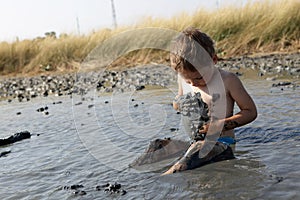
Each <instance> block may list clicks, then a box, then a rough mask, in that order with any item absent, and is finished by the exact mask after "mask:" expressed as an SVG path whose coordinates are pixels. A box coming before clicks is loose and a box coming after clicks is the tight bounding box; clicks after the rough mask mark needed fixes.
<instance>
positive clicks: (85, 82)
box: [0, 52, 300, 102]
mask: <svg viewBox="0 0 300 200" xmlns="http://www.w3.org/2000/svg"><path fill="white" fill-rule="evenodd" d="M216 66H217V67H219V68H221V69H225V70H228V71H231V72H234V73H235V74H236V75H238V76H246V75H247V74H250V71H251V73H252V74H253V73H254V77H252V78H255V76H256V77H257V78H262V79H265V80H267V81H277V80H278V81H279V80H282V79H287V80H288V81H285V82H279V83H274V84H273V86H274V87H276V86H288V87H298V86H299V85H300V82H299V77H300V53H298V52H297V53H291V54H274V53H273V54H266V55H260V56H257V57H253V56H251V57H250V56H240V57H234V58H227V59H220V61H219V62H218V63H217V65H216ZM252 76H253V75H252ZM176 81H177V77H176V73H175V72H174V71H173V70H172V69H171V68H170V67H169V66H167V65H163V64H146V65H142V66H141V65H140V66H135V67H131V68H128V69H122V68H121V69H118V70H117V69H108V70H105V71H104V70H103V71H90V72H71V73H64V74H56V73H47V74H41V75H37V76H31V77H0V101H3V100H7V101H8V102H11V101H13V100H17V101H19V102H22V101H29V100H30V99H32V98H35V97H38V96H44V97H47V96H48V95H55V96H63V95H72V94H78V95H81V96H83V95H84V94H86V93H87V92H88V91H90V90H93V89H94V90H95V89H96V90H97V91H99V92H100V93H111V92H125V91H133V90H142V89H144V88H145V87H146V86H149V85H150V86H152V85H158V86H162V87H167V86H170V85H171V84H176Z"/></svg>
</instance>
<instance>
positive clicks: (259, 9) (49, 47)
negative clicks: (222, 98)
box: [0, 0, 300, 75]
mask: <svg viewBox="0 0 300 200" xmlns="http://www.w3.org/2000/svg"><path fill="white" fill-rule="evenodd" d="M299 10H300V1H299V0H273V1H267V0H266V1H259V2H256V3H253V2H251V1H250V2H249V3H248V4H247V5H245V6H244V7H242V8H237V7H227V8H222V9H219V10H215V11H206V10H203V9H199V10H198V11H196V12H194V13H181V14H179V15H177V16H174V17H172V18H170V19H153V18H151V17H147V18H143V19H141V20H140V22H139V23H137V24H135V25H131V26H126V27H120V28H118V29H115V30H109V29H103V30H99V31H97V32H94V33H91V34H89V35H86V36H78V35H65V36H63V37H59V38H53V37H46V38H37V39H33V40H23V41H14V42H12V43H7V42H2V43H0V73H1V74H2V75H3V74H9V73H26V74H28V73H31V74H36V73H40V72H43V71H57V72H68V71H72V70H76V69H78V66H79V64H80V63H81V62H82V61H83V60H84V59H85V58H86V56H87V55H88V54H89V53H90V52H91V51H92V50H93V49H94V48H95V47H96V46H97V45H99V44H101V43H102V42H103V41H105V40H106V39H108V38H111V37H112V36H114V35H117V34H119V33H122V32H123V31H126V30H133V29H138V28H145V27H159V28H167V29H172V30H175V31H181V30H183V29H185V28H187V27H190V26H192V27H197V28H200V29H201V30H202V31H204V32H206V33H207V34H209V35H210V36H211V37H212V38H213V39H214V40H215V42H216V47H217V51H218V53H219V56H223V57H226V56H236V55H242V54H251V53H269V52H274V51H280V52H291V51H297V52H299V49H300V43H299V38H300V12H299ZM166 61H168V53H167V52H163V51H159V50H154V49H148V50H147V49H144V50H141V51H133V52H131V53H128V54H126V55H125V56H123V57H121V58H118V59H116V61H115V62H114V63H113V65H118V66H120V65H122V66H124V65H125V66H127V65H134V64H145V63H147V62H166Z"/></svg>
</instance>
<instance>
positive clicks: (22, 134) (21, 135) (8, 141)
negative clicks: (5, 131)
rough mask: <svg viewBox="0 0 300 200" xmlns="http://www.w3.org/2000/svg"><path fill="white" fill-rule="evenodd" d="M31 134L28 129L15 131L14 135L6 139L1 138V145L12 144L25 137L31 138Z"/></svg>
mask: <svg viewBox="0 0 300 200" xmlns="http://www.w3.org/2000/svg"><path fill="white" fill-rule="evenodd" d="M30 137H31V135H30V133H29V132H28V131H22V132H19V133H15V134H14V135H12V136H10V137H8V138H5V139H0V146H4V145H8V144H12V143H14V142H17V141H20V140H23V139H27V138H30Z"/></svg>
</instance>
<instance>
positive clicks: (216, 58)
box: [212, 54, 218, 64]
mask: <svg viewBox="0 0 300 200" xmlns="http://www.w3.org/2000/svg"><path fill="white" fill-rule="evenodd" d="M212 59H213V61H214V64H217V62H218V56H217V55H216V54H215V55H214V56H213V57H212Z"/></svg>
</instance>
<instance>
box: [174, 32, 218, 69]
mask: <svg viewBox="0 0 300 200" xmlns="http://www.w3.org/2000/svg"><path fill="white" fill-rule="evenodd" d="M202 48H204V49H205V50H206V52H207V53H208V55H209V56H210V57H211V58H213V57H214V56H215V48H214V42H213V40H212V39H211V38H210V37H209V36H208V35H206V34H205V33H203V32H201V31H200V30H199V29H196V28H191V27H190V28H187V29H185V30H184V31H182V34H180V35H179V36H177V37H176V38H175V39H174V40H173V41H172V44H171V53H170V60H171V67H172V68H173V69H174V70H175V71H177V72H182V71H183V70H188V71H191V72H194V71H196V70H197V69H196V67H194V66H193V64H195V63H197V61H196V60H197V59H201V56H203V50H202ZM201 52H202V54H201ZM192 63H193V64H192Z"/></svg>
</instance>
